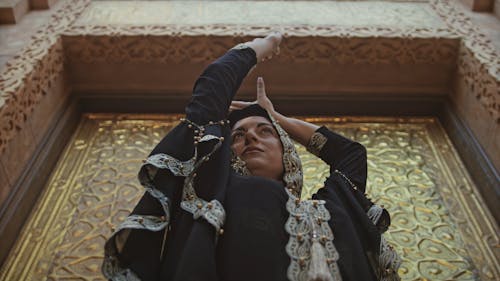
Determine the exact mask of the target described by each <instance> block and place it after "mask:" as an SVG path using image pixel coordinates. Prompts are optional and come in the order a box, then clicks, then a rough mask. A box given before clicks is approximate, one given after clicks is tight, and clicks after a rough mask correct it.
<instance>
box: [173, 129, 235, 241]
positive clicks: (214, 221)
mask: <svg viewBox="0 0 500 281" xmlns="http://www.w3.org/2000/svg"><path fill="white" fill-rule="evenodd" d="M184 121H186V122H188V124H189V125H190V126H191V127H194V128H195V129H196V130H195V133H196V134H198V135H197V136H196V137H195V154H196V153H197V144H198V143H199V142H208V141H211V140H216V141H217V143H216V144H215V145H214V147H213V148H212V150H211V151H210V152H209V153H208V154H207V155H205V156H203V157H200V158H199V159H196V161H195V162H194V165H193V169H192V170H191V172H190V173H189V174H188V175H187V176H186V178H185V179H184V185H183V188H182V201H181V208H182V209H183V210H185V211H187V212H189V213H191V214H193V219H195V220H196V219H199V218H203V219H205V220H206V221H207V222H208V223H210V224H211V225H212V226H213V227H214V228H215V230H216V234H215V235H216V237H217V235H219V234H220V231H221V228H222V226H223V225H224V222H225V221H226V211H225V210H224V207H223V206H222V204H221V203H220V202H219V201H218V200H216V199H213V200H211V201H210V202H208V201H206V200H204V199H202V198H199V197H198V195H197V194H196V191H195V189H194V178H195V177H196V173H195V171H197V170H198V169H199V167H200V166H201V165H202V164H203V163H205V162H208V161H210V156H212V155H213V154H214V153H215V152H216V151H217V150H218V149H219V148H220V147H221V146H222V142H223V141H224V138H223V137H217V136H214V135H208V134H207V135H204V132H205V126H200V125H198V124H196V123H194V122H192V121H190V120H187V119H184ZM224 124H228V123H227V122H226V121H219V122H209V124H208V126H212V125H221V126H222V125H224ZM195 156H196V155H195Z"/></svg>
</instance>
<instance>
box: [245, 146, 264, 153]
mask: <svg viewBox="0 0 500 281" xmlns="http://www.w3.org/2000/svg"><path fill="white" fill-rule="evenodd" d="M256 152H262V149H259V148H256V147H248V148H245V150H244V151H243V155H245V154H249V153H256Z"/></svg>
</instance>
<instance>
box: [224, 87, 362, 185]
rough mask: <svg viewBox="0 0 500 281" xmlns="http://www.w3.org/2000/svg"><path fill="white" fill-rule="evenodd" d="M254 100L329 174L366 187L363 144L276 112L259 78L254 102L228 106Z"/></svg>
mask: <svg viewBox="0 0 500 281" xmlns="http://www.w3.org/2000/svg"><path fill="white" fill-rule="evenodd" d="M253 103H258V104H259V105H260V106H261V107H262V108H264V109H266V110H267V111H268V112H269V113H270V114H271V115H272V116H273V117H274V119H276V120H277V121H278V122H279V124H280V125H281V127H282V128H283V129H284V130H285V131H286V132H287V133H288V134H289V135H290V137H292V139H293V140H295V141H296V142H298V143H300V144H302V145H304V146H306V147H307V148H308V150H309V151H310V152H312V153H314V154H315V155H316V156H318V157H320V158H321V159H322V160H323V161H325V162H326V163H327V164H328V165H330V171H331V172H332V173H333V172H334V171H335V170H338V171H340V172H341V173H342V174H344V175H346V176H347V177H348V178H349V179H350V180H351V181H352V182H353V183H354V184H355V185H356V186H357V188H359V189H361V190H362V191H364V190H365V185H366V176H367V172H366V169H367V167H366V166H367V165H366V149H365V148H364V146H362V145H361V144H360V143H358V142H355V141H352V140H350V139H348V138H345V137H343V136H341V135H339V134H337V133H335V132H333V131H330V130H329V129H327V128H326V127H319V126H317V125H315V124H312V123H309V122H306V121H303V120H299V119H295V118H291V117H286V116H284V115H282V114H280V113H279V112H277V111H276V110H275V109H274V106H273V104H272V102H271V101H270V100H269V98H268V97H267V95H266V90H265V84H264V80H263V79H262V78H261V77H259V78H258V79H257V100H256V101H254V102H245V101H233V102H232V103H231V109H232V110H236V109H241V108H244V107H246V106H249V105H250V104H253Z"/></svg>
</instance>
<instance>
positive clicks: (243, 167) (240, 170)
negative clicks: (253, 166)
mask: <svg viewBox="0 0 500 281" xmlns="http://www.w3.org/2000/svg"><path fill="white" fill-rule="evenodd" d="M231 168H233V170H234V171H235V172H236V173H237V174H240V175H243V176H250V175H251V174H252V173H250V170H248V167H247V164H246V163H245V161H243V160H242V159H241V158H240V157H238V156H236V155H234V153H232V156H231Z"/></svg>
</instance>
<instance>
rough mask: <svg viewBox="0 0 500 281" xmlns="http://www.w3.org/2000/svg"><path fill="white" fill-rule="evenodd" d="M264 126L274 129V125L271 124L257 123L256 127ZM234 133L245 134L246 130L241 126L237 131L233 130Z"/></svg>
mask: <svg viewBox="0 0 500 281" xmlns="http://www.w3.org/2000/svg"><path fill="white" fill-rule="evenodd" d="M262 126H269V127H272V128H274V127H273V125H271V124H269V123H264V122H261V123H257V126H256V127H257V128H259V127H262ZM234 131H243V132H244V131H246V129H245V128H244V126H241V127H238V128H236V129H233V132H234Z"/></svg>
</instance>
